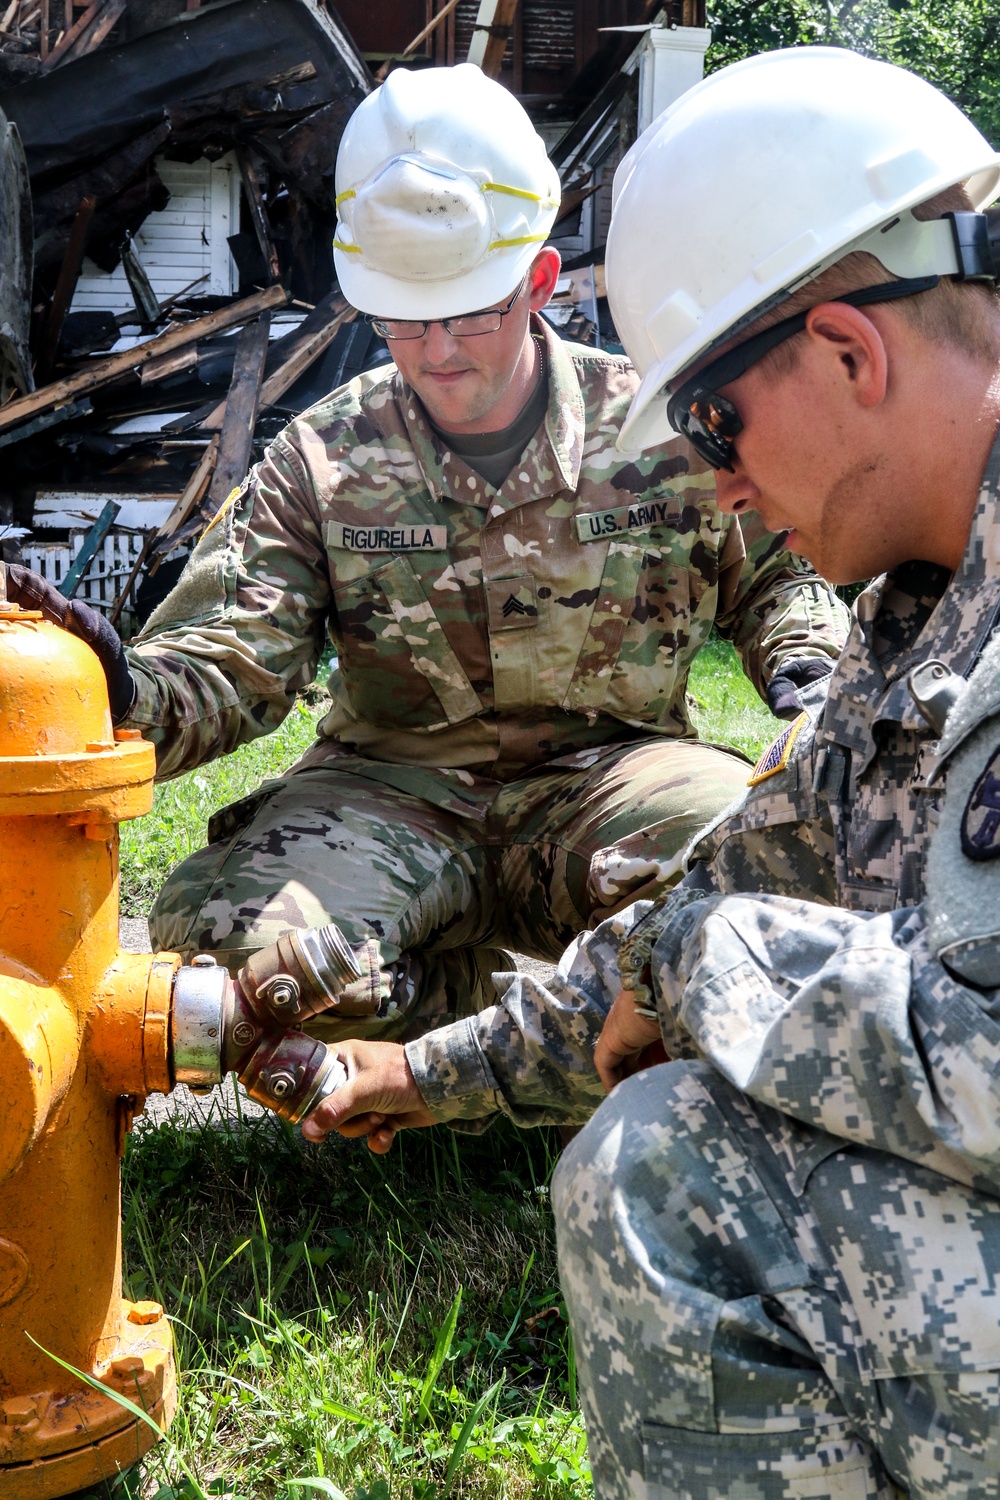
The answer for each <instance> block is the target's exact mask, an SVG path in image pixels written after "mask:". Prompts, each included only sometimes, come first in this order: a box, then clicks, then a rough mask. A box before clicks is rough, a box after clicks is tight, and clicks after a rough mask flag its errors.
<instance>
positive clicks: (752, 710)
mask: <svg viewBox="0 0 1000 1500" xmlns="http://www.w3.org/2000/svg"><path fill="white" fill-rule="evenodd" d="M688 701H689V703H690V706H691V717H692V719H693V720H694V725H695V728H696V729H697V731H698V737H699V739H702V740H710V741H713V742H714V743H715V744H719V745H735V747H736V749H737V750H742V751H743V754H744V755H747V756H749V758H750V759H751V760H752V761H756V760H757V759H758V757H759V756H760V754H761V751H762V750H763V749H764V748H765V746H767V745H769V744H770V743H771V741H772V740H773V739H774V737H775V735H776V734H778V733H779V731H780V730H781V729H782V728H783V727H784V726H783V724H782V721H781V720H780V719H776V718H775V717H774V715H773V714H772V713H771V712H770V711H769V709H768V708H767V707H766V706H765V705H764V704H763V703H762V702H761V700H760V699H759V698H758V696H757V690H756V688H755V687H754V686H753V684H752V683H751V682H750V681H749V679H748V678H746V677H745V676H744V675H743V672H742V669H741V667H740V661H739V657H738V656H737V655H736V652H735V651H734V650H733V648H732V646H731V645H730V644H729V642H728V641H724V640H721V639H720V638H719V637H717V636H716V637H713V638H712V639H711V640H710V641H709V642H708V644H707V645H706V646H705V647H704V648H703V649H702V650H701V651H700V652H699V653H698V655H697V657H696V658H695V661H694V666H693V667H692V669H691V676H690V678H689V679H688Z"/></svg>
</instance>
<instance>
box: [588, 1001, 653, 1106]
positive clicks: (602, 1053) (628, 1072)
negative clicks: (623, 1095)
mask: <svg viewBox="0 0 1000 1500" xmlns="http://www.w3.org/2000/svg"><path fill="white" fill-rule="evenodd" d="M659 1041H660V1028H659V1026H658V1025H657V1023H656V1022H655V1021H650V1020H649V1018H648V1017H647V1016H640V1015H638V1014H637V1013H636V1008H635V991H634V990H619V991H618V994H617V995H616V996H615V1003H614V1005H612V1007H611V1009H610V1010H609V1011H608V1018H607V1020H606V1021H605V1023H604V1030H603V1031H602V1032H601V1035H600V1037H599V1038H598V1042H597V1046H596V1047H595V1048H594V1062H595V1064H596V1066H597V1071H598V1073H599V1074H600V1077H601V1082H602V1083H603V1084H604V1087H605V1088H606V1089H607V1091H608V1093H609V1094H610V1092H611V1090H612V1089H613V1088H614V1086H615V1084H616V1083H621V1081H622V1079H623V1078H630V1077H631V1076H632V1074H633V1073H637V1072H638V1071H639V1069H640V1068H642V1067H646V1066H648V1065H649V1064H648V1061H647V1060H645V1059H644V1058H643V1053H644V1052H645V1051H646V1049H647V1048H648V1047H652V1046H654V1045H655V1044H656V1043H657V1042H659ZM663 1056H666V1054H665V1053H664V1054H663ZM655 1060H656V1061H662V1057H660V1056H658V1057H657V1058H656V1059H655Z"/></svg>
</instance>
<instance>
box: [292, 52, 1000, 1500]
mask: <svg viewBox="0 0 1000 1500" xmlns="http://www.w3.org/2000/svg"><path fill="white" fill-rule="evenodd" d="M821 163H822V167H823V170H822V171H820V170H819V166H820V164H821ZM998 184H1000V158H998V156H997V155H996V153H995V152H994V151H993V150H992V149H991V148H990V146H989V145H988V143H987V142H986V141H985V140H984V139H983V138H982V136H980V135H979V133H978V132H977V131H976V130H975V129H974V128H973V127H972V126H971V125H970V124H969V122H968V121H967V120H966V119H965V118H964V116H962V115H961V114H960V112H959V111H958V110H957V109H956V108H955V107H954V106H953V105H952V104H950V103H949V102H948V101H947V100H946V99H945V98H944V97H943V96H942V95H940V94H938V93H937V92H936V91H935V90H933V89H932V88H930V87H929V86H928V85H927V84H925V83H923V82H921V81H919V80H917V79H916V78H914V77H913V76H912V75H910V74H907V73H905V72H903V71H901V70H898V69H894V68H890V67H888V66H886V65H885V64H882V63H875V62H872V61H869V60H864V59H861V58H859V57H857V56H855V55H853V54H851V53H848V52H845V51H830V50H826V49H811V48H810V49H800V50H796V51H794V52H788V53H777V54H771V55H770V56H764V57H759V58H754V59H752V60H751V61H749V62H745V63H741V64H739V65H737V66H735V67H733V68H729V69H725V70H723V71H722V72H720V73H718V74H716V75H714V76H713V77H712V78H711V79H709V80H708V81H707V82H706V83H704V84H702V85H701V86H699V88H697V89H695V90H693V91H692V92H691V93H690V94H688V95H686V96H685V98H684V99H683V100H681V101H680V102H679V103H678V104H677V105H675V106H674V107H673V109H672V110H671V111H669V113H668V114H667V115H666V116H664V117H662V118H661V121H660V122H659V123H658V124H657V125H655V126H654V128H653V129H652V130H651V131H650V132H648V133H647V135H646V136H644V137H643V138H642V139H641V140H640V141H639V142H638V144H637V145H636V147H635V148H634V150H633V152H632V153H631V154H630V156H629V157H628V158H627V159H626V161H625V162H624V164H623V165H622V167H621V169H620V173H619V177H618V181H617V200H616V207H615V213H614V219H613V223H612V232H611V238H610V240H609V245H608V271H609V279H610V284H611V291H612V299H613V306H614V312H615V318H616V323H617V324H618V327H619V328H620V329H621V330H622V333H623V337H624V340H625V342H626V345H627V347H629V349H630V350H631V352H632V353H633V355H634V357H635V358H636V360H637V363H638V364H639V367H640V369H641V370H642V371H643V375H644V379H643V384H642V387H641V391H640V395H639V397H638V398H637V400H636V402H635V403H634V404H633V407H632V410H631V412H630V415H629V418H628V421H627V423H626V428H625V431H624V434H623V442H625V443H627V444H629V445H630V446H631V447H632V448H635V447H645V446H646V445H655V444H657V443H659V442H660V441H662V439H663V437H664V436H666V435H667V433H668V430H669V429H668V428H667V425H666V417H667V401H666V400H664V392H666V393H668V399H669V412H670V417H671V419H672V420H673V421H676V422H677V423H678V425H679V426H680V427H681V428H682V430H684V431H685V432H686V433H687V435H688V436H689V438H690V440H691V441H692V443H693V444H694V445H695V446H696V447H697V448H698V449H699V450H700V451H701V453H702V454H703V455H704V456H705V457H706V458H707V459H708V460H709V461H710V462H711V463H713V464H714V465H716V466H717V467H718V469H719V472H718V475H717V483H718V496H719V501H720V504H721V506H722V508H723V510H724V511H726V512H727V513H733V512H735V513H739V514H742V512H743V511H744V509H746V508H747V507H753V508H755V509H757V510H758V511H759V512H760V513H761V515H762V517H763V519H764V520H765V522H767V523H768V524H770V525H774V526H777V525H785V526H790V527H792V528H793V529H792V530H791V531H790V533H789V536H790V541H791V543H792V545H793V546H795V547H797V548H800V549H801V550H802V552H803V553H804V554H805V555H806V556H807V557H809V558H810V559H811V560H812V561H813V562H814V563H815V564H816V566H817V567H818V568H820V569H821V570H823V571H824V572H825V573H827V575H828V576H831V577H834V578H838V579H843V580H845V581H846V580H849V579H858V578H860V577H863V576H865V575H866V574H867V575H870V574H871V573H873V572H875V571H878V570H879V569H884V570H885V572H884V574H883V576H881V577H879V578H878V579H877V581H876V582H875V583H874V584H872V585H871V586H870V587H869V588H868V589H867V590H866V591H865V592H864V593H863V594H862V595H861V597H860V599H859V600H858V604H857V609H856V618H855V622H854V625H853V628H852V632H851V636H850V639H849V641H848V644H847V647H846V649H845V651H844V654H843V655H842V657H841V659H840V662H839V663H838V665H837V667H836V668H835V671H834V677H833V681H832V683H831V685H830V688H829V693H828V696H827V699H826V702H825V705H823V704H820V705H819V706H818V707H814V708H813V709H812V710H811V711H809V712H806V713H804V714H803V715H802V716H801V718H800V719H798V720H797V721H796V722H795V723H794V724H791V725H789V726H788V728H786V729H785V730H784V732H783V733H782V734H781V735H780V736H779V738H778V739H777V740H776V741H775V743H774V745H772V747H771V748H770V750H769V751H768V752H767V753H766V754H765V755H764V756H763V757H762V758H761V761H760V763H759V764H758V766H757V767H756V768H755V770H754V773H753V774H752V775H751V777H750V778H749V781H750V789H749V791H748V793H747V795H746V798H745V800H744V802H743V805H742V806H741V807H739V808H738V809H735V810H729V811H728V812H726V813H724V814H723V815H722V816H721V817H720V818H719V819H718V820H717V821H716V823H715V826H714V827H713V828H711V829H710V830H709V831H707V832H706V833H705V834H704V835H702V836H701V837H700V838H699V839H697V840H696V841H695V843H694V846H693V848H692V850H691V851H690V856H689V873H688V874H687V875H686V877H685V879H684V881H683V882H682V883H681V885H680V886H679V887H678V888H677V889H676V890H675V891H673V892H672V893H671V894H670V895H669V896H668V898H667V899H666V900H665V901H664V902H661V903H659V904H650V903H645V902H641V903H638V904H637V905H636V906H634V907H633V908H631V909H630V910H628V911H625V912H622V913H620V914H619V915H618V916H616V917H614V918H612V919H610V920H608V921H606V922H605V923H603V924H602V925H601V926H599V927H598V928H597V929H596V931H595V932H593V933H590V934H587V935H585V936H584V937H583V938H582V939H580V940H579V942H578V944H577V945H576V948H575V950H573V951H571V952H569V953H568V954H567V955H566V956H565V958H564V960H563V963H562V964H561V965H560V969H559V973H558V976H557V978H556V980H555V981H554V983H553V985H552V987H551V993H549V994H548V995H546V993H545V992H544V991H542V990H541V989H540V988H539V986H538V985H537V984H535V983H534V982H533V981H531V980H530V979H528V978H527V977H524V976H522V977H519V978H517V979H516V980H515V979H513V976H511V978H512V983H511V985H510V988H509V989H508V991H507V993H506V994H505V995H504V997H503V999H502V1001H501V1003H500V1004H499V1005H498V1006H497V1007H495V1008H494V1009H493V1010H492V1011H489V1012H485V1013H484V1014H483V1015H481V1016H480V1017H477V1018H475V1019H474V1020H471V1021H468V1022H464V1023H458V1024H456V1025H453V1026H451V1027H449V1028H447V1029H446V1030H445V1031H442V1032H438V1033H435V1034H432V1035H430V1036H425V1037H423V1038H421V1039H419V1040H417V1041H414V1042H412V1043H410V1044H408V1046H407V1047H406V1049H405V1054H406V1057H407V1058H408V1060H409V1067H410V1071H409V1072H407V1070H406V1069H405V1068H401V1067H400V1059H399V1057H398V1054H401V1053H403V1052H404V1049H402V1048H393V1047H388V1046H387V1047H379V1046H378V1045H377V1044H365V1043H351V1044H348V1045H346V1046H345V1047H344V1048H343V1049H342V1055H343V1056H344V1057H345V1060H346V1061H347V1062H348V1064H349V1074H350V1078H349V1081H348V1082H347V1083H346V1084H345V1085H344V1087H343V1089H342V1090H341V1091H340V1092H339V1093H337V1094H335V1095H333V1096H332V1097H331V1099H330V1100H329V1101H327V1103H326V1104H325V1105H324V1106H322V1107H321V1109H320V1110H318V1111H317V1112H316V1113H315V1114H314V1116H313V1117H312V1118H311V1120H310V1121H307V1122H306V1125H305V1127H304V1130H305V1133H306V1134H307V1135H308V1136H310V1137H312V1138H318V1137H319V1136H321V1135H322V1134H323V1133H324V1132H325V1131H326V1130H328V1129H330V1128H341V1129H343V1130H344V1131H345V1133H348V1134H362V1133H368V1134H369V1139H370V1144H372V1146H373V1147H374V1148H375V1149H377V1150H382V1149H385V1148H386V1147H387V1145H388V1143H389V1141H390V1140H391V1137H392V1133H393V1131H394V1130H395V1129H397V1128H398V1127H399V1126H400V1125H406V1124H411V1123H414V1124H420V1123H425V1122H426V1121H427V1120H430V1119H438V1120H449V1119H451V1120H456V1119H468V1120H475V1121H477V1122H479V1123H482V1122H484V1121H486V1120H488V1118H489V1117H490V1116H491V1115H492V1114H495V1113H496V1111H497V1110H498V1109H502V1110H504V1111H506V1112H507V1113H508V1114H510V1115H512V1116H513V1117H514V1118H515V1119H516V1120H518V1121H520V1122H521V1123H524V1124H530V1123H535V1122H540V1121H544V1120H561V1121H569V1120H574V1119H585V1118H586V1117H587V1116H588V1114H589V1113H590V1111H591V1110H592V1109H593V1106H594V1103H595V1101H596V1091H597V1077H596V1074H595V1068H594V1064H595V1063H596V1069H597V1071H599V1073H600V1075H601V1077H602V1078H603V1079H604V1081H605V1083H606V1084H607V1085H608V1087H609V1088H613V1089H614V1091H613V1093H612V1095H611V1097H610V1099H608V1100H607V1101H606V1102H605V1103H604V1104H603V1105H602V1106H601V1107H600V1108H599V1109H598V1110H597V1112H596V1114H594V1115H593V1117H592V1118H591V1119H590V1122H589V1123H588V1124H587V1125H586V1127H585V1128H584V1130H583V1131H582V1132H581V1134H580V1135H579V1136H578V1137H577V1139H576V1140H575V1141H574V1142H573V1143H572V1144H571V1145H570V1147H569V1148H568V1150H567V1151H566V1153H565V1155H564V1157H563V1159H562V1162H561V1163H560V1166H559V1168H558V1170H557V1173H556V1176H555V1178H554V1182H553V1201H554V1208H555V1214H556V1222H557V1229H558V1236H559V1249H560V1266H561V1274H562V1281H563V1287H564V1290H565V1294H566V1300H567V1304H568V1308H569V1315H570V1321H571V1324H572V1328H573V1334H574V1342H575V1350H576V1357H577V1362H578V1370H579V1380H580V1389H581V1393H582V1398H583V1404H584V1408H585V1414H586V1420H587V1428H588V1434H589V1440H590V1452H591V1459H592V1464H593V1471H594V1485H595V1493H596V1495H597V1496H598V1497H599V1500H612V1497H614V1500H622V1497H626V1496H629V1497H636V1500H639V1497H647V1500H668V1497H669V1500H674V1497H684V1500H715V1497H719V1496H724V1497H732V1500H792V1497H795V1500H800V1497H811V1500H822V1497H831V1500H833V1497H835V1500H867V1497H880V1500H888V1497H890V1496H893V1495H897V1494H906V1495H909V1496H911V1497H921V1500H929V1497H975V1500H982V1497H989V1496H997V1495H1000V1083H998V1079H1000V301H998V294H997V289H996V285H995V282H996V281H997V279H998V277H1000V253H998V252H1000V235H996V234H995V230H994V229H993V225H992V223H991V222H990V220H989V219H988V218H987V216H985V215H984V214H981V213H977V212H974V211H973V210H975V209H978V208H979V207H980V206H981V205H983V204H985V203H988V202H990V201H991V199H992V198H993V197H994V196H995V195H996V193H997V187H998ZM657 203H663V204H664V206H665V207H664V212H663V213H662V214H659V215H658V214H656V213H654V212H651V205H655V204H657ZM668 210H669V211H668ZM733 226H738V228H739V235H738V241H737V242H736V247H735V248H733V249H729V250H728V253H726V254H719V255H718V257H717V258H716V260H715V261H713V259H712V256H713V252H715V251H718V250H719V249H720V247H722V248H723V249H725V247H726V246H727V234H728V235H730V236H731V234H732V227H733ZM991 234H994V235H995V239H996V243H991V239H990V236H991ZM892 299H898V300H892ZM792 339H794V342H791V343H790V342H788V341H789V340H792ZM670 393H672V394H670ZM616 994H617V998H616V999H615V1001H614V1004H613V1006H612V1007H611V1011H610V1015H608V1018H607V1021H606V1023H605V1024H604V1029H603V1032H602V1034H601V1036H600V1040H599V1041H598V1043H597V1048H596V1053H593V1054H592V1053H591V1049H592V1048H593V1046H594V1042H595V1040H597V1037H598V1032H599V1031H600V1030H601V1023H602V1020H603V1018H604V1015H605V1014H606V1013H607V1011H608V1006H609V1002H610V1000H611V997H612V996H615V995H616ZM660 1040H662V1043H663V1045H664V1046H665V1048H666V1051H667V1053H668V1055H669V1056H670V1057H671V1058H673V1059H676V1060H675V1061H671V1062H669V1063H667V1064H665V1065H662V1066H659V1067H648V1068H645V1069H642V1070H638V1071H637V1069H638V1068H639V1064H640V1059H641V1058H642V1055H643V1051H644V1049H645V1048H646V1046H647V1045H649V1044H650V1043H652V1042H654V1041H660ZM623 1079H624V1081H621V1080H623ZM414 1080H415V1082H414ZM615 1084H618V1086H617V1087H614V1085H615ZM417 1085H419V1087H417ZM372 1111H377V1113H372Z"/></svg>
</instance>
